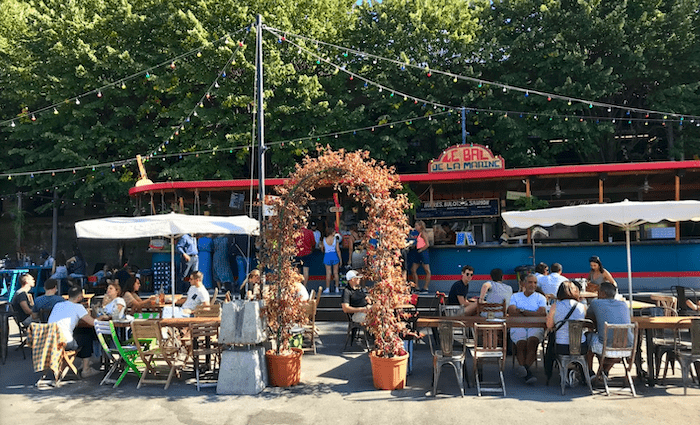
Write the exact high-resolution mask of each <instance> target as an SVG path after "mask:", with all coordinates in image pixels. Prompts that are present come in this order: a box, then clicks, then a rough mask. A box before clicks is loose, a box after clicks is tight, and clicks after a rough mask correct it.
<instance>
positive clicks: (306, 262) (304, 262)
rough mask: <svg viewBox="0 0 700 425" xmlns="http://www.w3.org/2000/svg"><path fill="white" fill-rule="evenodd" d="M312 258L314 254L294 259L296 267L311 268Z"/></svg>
mask: <svg viewBox="0 0 700 425" xmlns="http://www.w3.org/2000/svg"><path fill="white" fill-rule="evenodd" d="M311 256H312V254H309V255H304V256H301V257H294V265H295V266H301V267H309V266H310V265H311Z"/></svg>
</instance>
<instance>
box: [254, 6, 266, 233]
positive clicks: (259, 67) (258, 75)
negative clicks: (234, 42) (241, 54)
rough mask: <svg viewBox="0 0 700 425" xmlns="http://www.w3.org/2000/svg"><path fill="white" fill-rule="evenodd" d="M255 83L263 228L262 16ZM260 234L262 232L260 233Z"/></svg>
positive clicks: (259, 187)
mask: <svg viewBox="0 0 700 425" xmlns="http://www.w3.org/2000/svg"><path fill="white" fill-rule="evenodd" d="M255 29H256V37H257V40H256V44H257V48H256V53H257V57H256V62H255V71H256V85H257V92H258V106H257V109H258V193H259V197H260V229H262V228H263V219H264V212H265V149H266V148H265V111H264V110H263V100H264V92H263V51H262V16H261V15H258V18H257V21H256V28H255ZM260 235H261V236H262V232H261V233H260Z"/></svg>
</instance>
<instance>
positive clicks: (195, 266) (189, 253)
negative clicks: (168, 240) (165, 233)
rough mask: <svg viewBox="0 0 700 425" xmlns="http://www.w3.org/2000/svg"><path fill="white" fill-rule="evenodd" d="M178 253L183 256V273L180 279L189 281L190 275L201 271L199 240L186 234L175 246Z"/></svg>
mask: <svg viewBox="0 0 700 425" xmlns="http://www.w3.org/2000/svg"><path fill="white" fill-rule="evenodd" d="M175 248H176V249H177V252H179V253H180V255H181V256H182V265H181V266H180V267H181V268H182V273H180V279H181V280H182V281H187V279H188V277H189V276H190V273H192V272H195V271H198V270H199V251H198V250H197V239H195V237H194V236H193V235H190V234H189V233H185V234H184V235H182V237H180V240H179V241H177V245H176V246H175Z"/></svg>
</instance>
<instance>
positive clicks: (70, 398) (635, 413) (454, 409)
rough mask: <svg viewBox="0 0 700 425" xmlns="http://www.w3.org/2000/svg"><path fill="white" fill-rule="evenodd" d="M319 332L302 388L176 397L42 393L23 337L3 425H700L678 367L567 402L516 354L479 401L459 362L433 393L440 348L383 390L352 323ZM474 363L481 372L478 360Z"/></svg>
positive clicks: (0, 404)
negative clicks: (496, 391) (516, 370)
mask: <svg viewBox="0 0 700 425" xmlns="http://www.w3.org/2000/svg"><path fill="white" fill-rule="evenodd" d="M319 326H320V328H321V334H322V344H321V346H320V349H319V353H318V354H317V355H313V354H307V355H304V358H303V361H302V368H303V373H302V383H301V384H300V385H298V386H296V387H293V388H288V389H281V388H267V389H265V390H264V391H263V392H262V393H261V394H259V395H257V396H230V395H217V394H216V391H215V388H205V389H202V391H201V392H197V390H196V389H195V387H194V385H193V383H192V382H193V379H192V378H191V377H190V376H189V375H188V374H185V375H184V376H183V378H182V379H181V380H179V381H177V380H176V381H174V384H173V385H172V386H171V387H170V388H169V389H168V390H167V391H164V390H163V389H162V387H161V386H154V385H149V386H144V387H142V388H141V389H140V390H137V389H136V380H135V379H134V377H131V376H130V377H127V378H126V379H125V381H124V382H123V383H122V385H121V386H120V387H119V388H118V389H116V390H115V389H112V388H111V387H108V386H98V383H99V381H100V379H101V376H95V377H92V378H89V379H86V380H78V379H76V378H74V377H70V376H69V377H68V378H67V380H66V381H65V382H64V384H63V385H62V386H61V387H60V388H46V389H37V388H36V387H35V386H34V383H35V382H36V380H37V378H38V374H35V373H34V372H33V371H32V367H31V360H30V354H29V351H27V355H28V357H27V359H26V360H23V359H22V355H21V354H20V352H19V351H14V346H16V344H17V338H16V337H12V336H11V340H10V343H11V344H12V345H13V346H11V347H10V354H9V356H8V360H7V363H6V364H5V365H2V366H0V425H10V424H13V425H14V424H23V425H27V424H40V423H41V424H43V423H55V424H59V423H70V424H74V425H82V424H89V425H102V424H104V423H107V424H115V425H116V424H134V423H142V424H149V423H168V424H202V425H203V424H220V423H221V424H261V425H262V424H291V425H303V424H366V423H383V424H402V423H410V424H431V425H433V424H438V423H445V424H452V423H455V424H456V423H470V424H482V423H484V424H487V423H488V424H493V423H502V424H519V423H526V422H530V423H537V424H550V423H551V424H557V425H560V424H562V423H567V422H575V423H576V424H577V425H578V424H589V423H590V424H597V425H599V424H659V423H661V424H664V423H680V424H685V423H688V424H692V423H698V412H700V389H698V388H697V387H695V388H692V389H689V391H688V396H686V397H683V395H682V394H683V388H682V385H681V382H680V379H679V375H680V373H679V371H678V370H676V375H675V376H674V377H672V378H670V379H668V381H667V383H666V384H667V385H661V386H657V387H655V388H653V389H648V388H645V387H644V386H643V385H642V384H641V383H639V382H637V390H638V393H639V395H638V397H637V398H634V399H633V398H631V396H629V395H613V396H611V397H606V396H605V395H604V394H601V393H600V392H599V391H598V390H597V391H596V393H595V394H594V395H590V394H589V393H588V390H587V389H586V387H584V386H578V387H575V388H567V394H566V395H565V396H562V395H561V393H560V390H559V382H558V378H556V377H555V378H553V382H552V383H551V384H550V385H549V386H545V385H544V384H543V380H544V374H543V371H542V366H541V365H540V367H539V368H538V369H537V371H536V376H537V377H538V379H539V382H538V383H537V384H536V385H534V386H528V385H525V384H523V383H521V382H520V381H519V380H518V379H516V378H515V377H513V376H512V374H511V363H510V357H509V358H508V362H507V366H506V388H507V392H508V395H507V397H501V396H492V395H490V396H484V397H477V396H476V390H475V389H474V388H470V389H467V390H466V396H465V397H464V398H461V397H459V389H458V388H457V384H456V380H455V377H454V373H453V372H452V370H451V369H450V367H449V366H446V367H444V369H443V374H442V375H441V378H440V384H439V388H438V396H437V397H432V396H431V395H430V392H429V391H430V388H431V385H432V381H431V379H432V368H431V365H432V362H431V358H430V350H429V349H428V346H427V345H418V346H417V347H416V350H415V359H414V368H415V370H414V373H413V375H412V376H410V377H409V380H408V387H407V388H406V389H404V390H400V391H379V390H375V389H374V388H373V386H372V376H371V370H370V365H369V359H368V357H367V354H366V353H364V352H360V351H355V352H346V353H341V351H342V347H343V342H344V337H345V327H346V324H345V323H332V322H330V323H329V322H325V323H320V324H319ZM15 331H16V329H15ZM467 364H468V365H469V366H470V367H471V361H468V362H467ZM616 368H617V367H616ZM614 370H615V369H614ZM488 372H489V371H488V370H487V373H488ZM470 376H471V370H470Z"/></svg>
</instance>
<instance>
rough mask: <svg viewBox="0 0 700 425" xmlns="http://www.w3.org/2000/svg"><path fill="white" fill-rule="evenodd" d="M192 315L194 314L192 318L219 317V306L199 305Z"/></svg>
mask: <svg viewBox="0 0 700 425" xmlns="http://www.w3.org/2000/svg"><path fill="white" fill-rule="evenodd" d="M192 313H194V317H219V316H221V304H210V305H204V304H199V305H198V306H197V307H195V308H194V311H193V312H192Z"/></svg>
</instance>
